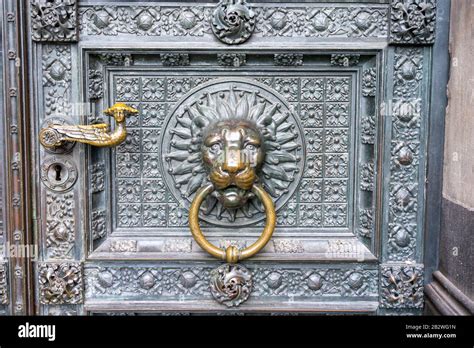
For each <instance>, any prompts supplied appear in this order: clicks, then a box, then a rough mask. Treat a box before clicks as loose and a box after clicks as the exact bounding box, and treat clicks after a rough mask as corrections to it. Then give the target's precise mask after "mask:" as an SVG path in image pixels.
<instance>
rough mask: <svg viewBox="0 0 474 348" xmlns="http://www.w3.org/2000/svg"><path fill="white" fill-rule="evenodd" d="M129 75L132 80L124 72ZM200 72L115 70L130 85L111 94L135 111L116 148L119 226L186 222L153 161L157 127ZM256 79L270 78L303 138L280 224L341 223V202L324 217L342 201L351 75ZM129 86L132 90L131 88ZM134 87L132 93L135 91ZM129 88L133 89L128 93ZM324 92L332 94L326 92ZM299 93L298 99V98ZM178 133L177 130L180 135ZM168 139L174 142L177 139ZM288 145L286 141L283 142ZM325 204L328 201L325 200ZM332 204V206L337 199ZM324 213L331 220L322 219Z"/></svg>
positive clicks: (198, 78) (345, 187) (344, 221)
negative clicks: (299, 170)
mask: <svg viewBox="0 0 474 348" xmlns="http://www.w3.org/2000/svg"><path fill="white" fill-rule="evenodd" d="M131 79H133V80H131ZM208 80H210V78H203V77H201V76H185V77H173V76H172V77H161V76H153V75H152V74H150V75H144V76H134V77H129V76H123V77H122V76H120V75H118V76H115V83H116V84H119V83H121V82H123V81H127V83H128V84H129V85H130V86H137V87H136V89H135V90H133V88H132V89H126V90H125V89H124V88H122V90H119V89H118V88H117V87H116V88H115V92H116V94H117V95H120V96H122V98H124V97H123V96H124V95H126V97H125V99H134V103H136V105H137V107H138V108H139V109H140V110H141V115H140V116H139V117H137V119H138V120H139V121H138V123H134V124H132V125H131V126H130V127H129V128H128V129H129V135H128V137H127V139H126V140H125V141H124V142H123V143H122V144H121V145H120V146H119V147H117V149H116V157H115V158H116V173H117V174H116V175H117V182H116V185H117V191H116V192H117V204H118V207H117V209H116V212H117V223H118V226H119V227H140V226H141V227H155V228H161V227H167V226H186V225H187V209H186V208H185V207H181V206H180V205H179V204H178V203H175V202H174V201H170V200H169V198H170V194H169V193H168V190H167V188H166V186H165V183H164V181H163V173H162V172H161V170H162V169H161V163H160V161H161V160H160V155H159V154H160V152H161V149H160V146H161V145H160V143H159V141H160V140H159V139H160V137H161V132H162V129H161V128H160V127H162V125H163V122H164V119H165V117H166V112H167V111H168V110H170V109H171V108H172V107H173V103H174V100H176V99H179V97H180V96H181V95H182V94H184V93H186V92H187V91H189V90H190V89H191V88H193V87H194V86H197V85H199V84H200V83H202V81H208ZM256 80H258V81H260V82H262V83H264V84H267V85H270V86H274V87H275V89H277V90H278V91H279V92H280V93H281V94H283V96H284V97H285V98H287V100H288V101H289V103H290V106H291V108H292V110H294V112H295V113H297V114H299V118H300V120H301V124H302V126H303V133H304V138H305V141H306V152H307V154H306V161H305V163H306V168H305V170H304V172H303V176H304V177H305V179H304V180H303V182H302V183H301V185H300V189H299V192H298V194H297V196H296V198H295V201H292V202H290V203H289V204H287V205H286V206H284V207H282V208H281V213H280V212H279V214H278V216H279V219H278V221H277V223H278V224H279V225H282V226H308V227H311V226H312V227H320V228H322V227H325V226H327V227H344V226H346V227H347V223H348V218H347V214H348V212H347V209H346V208H344V209H338V210H337V211H338V213H339V214H341V216H340V218H339V219H335V220H334V219H333V220H334V221H335V222H334V221H333V220H331V219H330V218H329V217H327V218H326V219H325V217H324V215H325V214H331V213H332V210H331V209H329V208H334V207H333V206H334V203H337V204H347V202H348V196H347V192H348V185H349V181H348V179H347V176H348V165H349V144H350V139H349V134H350V132H349V129H350V127H351V123H352V121H351V120H350V116H349V115H350V107H349V105H350V100H351V96H350V92H351V91H350V88H349V86H350V81H351V78H350V77H345V76H338V77H319V76H314V77H312V76H308V77H304V78H297V77H286V76H285V77H280V76H275V77H267V76H259V77H257V78H256ZM132 90H133V91H132ZM136 93H138V95H136ZM131 94H135V95H134V96H133V97H131V96H130V95H131ZM329 98H331V100H329ZM299 99H301V100H299ZM183 136H184V135H183ZM174 146H179V144H178V143H176V144H175V145H174ZM288 146H293V145H292V143H291V142H290V143H288ZM327 204H329V205H328V206H327V207H326V205H327ZM336 208H337V207H336ZM325 220H327V221H331V223H330V224H331V226H329V225H327V224H325V223H324V221H325Z"/></svg>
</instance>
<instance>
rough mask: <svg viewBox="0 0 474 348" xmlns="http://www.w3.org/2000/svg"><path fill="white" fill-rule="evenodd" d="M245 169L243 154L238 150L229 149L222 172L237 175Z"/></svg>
mask: <svg viewBox="0 0 474 348" xmlns="http://www.w3.org/2000/svg"><path fill="white" fill-rule="evenodd" d="M244 169H245V163H244V162H243V161H242V157H241V152H240V150H237V149H229V150H227V151H226V153H225V161H224V163H223V165H222V170H224V171H226V172H228V173H231V174H235V173H238V172H240V171H242V170H244Z"/></svg>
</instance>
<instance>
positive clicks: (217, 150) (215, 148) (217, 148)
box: [211, 143, 221, 154]
mask: <svg viewBox="0 0 474 348" xmlns="http://www.w3.org/2000/svg"><path fill="white" fill-rule="evenodd" d="M211 152H212V153H214V154H218V153H220V152H221V144H218V143H216V144H213V145H212V146H211Z"/></svg>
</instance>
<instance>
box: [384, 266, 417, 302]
mask: <svg viewBox="0 0 474 348" xmlns="http://www.w3.org/2000/svg"><path fill="white" fill-rule="evenodd" d="M380 273H381V294H380V306H381V307H382V308H423V265H419V264H417V265H389V264H383V265H381V269H380Z"/></svg>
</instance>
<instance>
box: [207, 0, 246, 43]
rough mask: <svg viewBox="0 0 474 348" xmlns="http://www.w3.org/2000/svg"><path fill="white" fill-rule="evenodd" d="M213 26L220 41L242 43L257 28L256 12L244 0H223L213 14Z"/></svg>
mask: <svg viewBox="0 0 474 348" xmlns="http://www.w3.org/2000/svg"><path fill="white" fill-rule="evenodd" d="M211 28H212V31H213V32H214V35H216V37H217V38H218V39H219V40H220V41H222V42H224V43H226V44H229V45H236V44H241V43H243V42H245V41H247V39H248V38H250V36H251V35H252V33H253V31H254V29H255V13H254V12H253V11H252V10H251V9H250V8H249V7H248V6H247V4H246V2H245V1H244V0H222V1H220V2H219V3H218V4H217V7H216V9H215V10H214V13H213V14H212V18H211Z"/></svg>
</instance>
